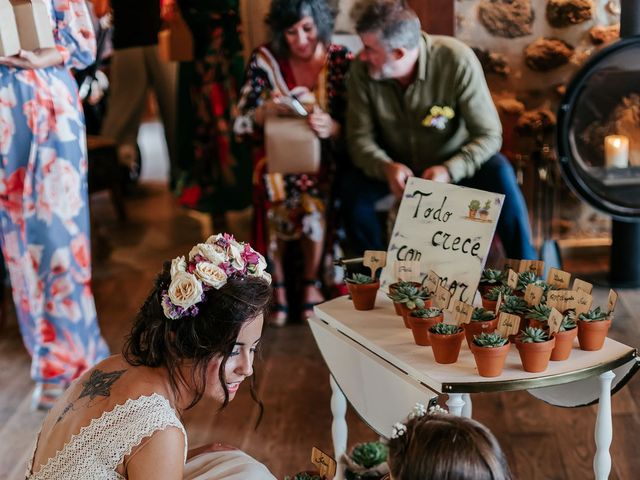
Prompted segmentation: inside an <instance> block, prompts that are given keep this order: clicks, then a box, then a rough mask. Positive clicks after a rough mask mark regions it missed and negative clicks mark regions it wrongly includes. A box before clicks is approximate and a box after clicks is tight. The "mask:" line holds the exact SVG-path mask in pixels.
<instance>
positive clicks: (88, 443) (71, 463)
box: [32, 393, 187, 479]
mask: <svg viewBox="0 0 640 480" xmlns="http://www.w3.org/2000/svg"><path fill="white" fill-rule="evenodd" d="M168 427H177V428H179V429H180V430H181V431H182V434H183V435H184V438H185V446H184V459H185V462H186V458H187V434H186V432H185V430H184V426H183V425H182V423H181V422H180V420H179V419H178V417H177V415H176V413H175V411H174V410H173V408H172V407H171V404H170V403H169V401H168V400H167V399H166V398H164V397H163V396H161V395H158V394H156V393H154V394H152V395H150V396H142V397H139V398H137V399H131V398H130V399H128V400H127V401H126V402H125V403H124V404H122V405H116V406H115V407H114V408H113V410H111V411H109V412H104V413H103V414H102V415H101V416H100V417H98V418H94V419H93V420H92V421H91V423H89V425H87V426H84V427H82V428H81V429H80V432H78V434H76V435H73V436H72V437H71V439H70V440H69V442H68V443H67V444H65V446H64V447H63V448H62V450H61V451H58V452H57V453H56V455H55V456H54V457H53V458H51V459H50V460H49V461H48V462H47V464H46V465H44V466H43V467H42V468H41V469H40V470H39V471H38V472H37V473H36V474H35V475H34V476H33V477H32V478H34V479H37V478H72V477H73V476H74V475H75V476H76V477H75V478H80V477H77V475H80V476H84V477H85V478H88V477H92V478H96V477H95V476H93V475H92V473H96V474H99V472H103V471H104V470H105V469H108V470H109V471H115V469H116V467H117V466H118V465H119V464H120V463H122V460H123V458H124V457H125V456H126V455H129V454H130V453H131V451H132V450H133V448H135V447H136V446H137V445H139V444H140V442H141V441H142V440H143V439H144V438H146V437H148V436H150V435H152V434H153V433H154V432H156V431H159V430H164V429H165V428H168ZM96 469H99V470H96Z"/></svg>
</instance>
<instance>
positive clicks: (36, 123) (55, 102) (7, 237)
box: [0, 0, 109, 408]
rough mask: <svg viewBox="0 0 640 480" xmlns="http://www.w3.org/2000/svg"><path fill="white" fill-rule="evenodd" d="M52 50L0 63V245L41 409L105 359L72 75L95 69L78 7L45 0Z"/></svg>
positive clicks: (86, 23)
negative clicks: (93, 279) (93, 289)
mask: <svg viewBox="0 0 640 480" xmlns="http://www.w3.org/2000/svg"><path fill="white" fill-rule="evenodd" d="M46 3H47V4H48V6H49V14H50V16H51V19H52V25H53V32H54V38H55V42H56V47H55V48H50V49H41V50H37V51H33V52H29V51H21V52H20V53H19V55H17V56H15V57H0V159H1V161H2V163H1V165H0V202H1V208H0V240H1V242H2V252H3V254H4V258H5V261H6V264H7V269H8V271H9V276H10V279H11V286H12V291H13V292H12V293H13V299H14V302H15V307H16V313H17V316H18V321H19V324H20V330H21V332H22V336H23V338H24V342H25V345H26V347H27V349H28V350H29V353H30V354H31V356H32V365H31V375H32V377H33V379H34V380H35V382H36V389H35V391H34V395H33V400H34V407H38V408H48V407H49V406H50V405H51V404H52V403H53V401H54V400H55V398H56V397H57V396H59V395H60V394H61V393H62V391H63V390H64V388H65V387H66V385H68V383H69V382H71V380H73V379H74V378H76V377H77V376H79V375H80V374H82V373H83V372H84V371H85V370H86V369H88V368H90V367H91V366H92V365H93V364H94V363H96V362H98V361H100V360H102V359H103V358H105V357H106V356H107V355H108V354H109V352H108V348H107V345H106V343H105V342H104V340H103V339H102V337H101V336H100V331H99V328H98V323H97V319H96V311H95V306H94V301H93V294H92V292H91V263H90V260H91V255H90V240H89V238H90V237H89V210H88V204H87V201H88V197H87V181H86V174H87V152H86V139H85V127H84V118H83V114H82V109H81V105H80V102H79V100H78V94H77V87H76V83H75V81H74V79H73V77H72V76H71V72H70V68H78V69H82V68H85V67H87V66H88V65H90V64H91V63H92V62H93V61H94V56H95V39H94V35H93V29H92V26H91V19H90V17H89V13H88V11H87V6H86V4H85V0H48V1H46Z"/></svg>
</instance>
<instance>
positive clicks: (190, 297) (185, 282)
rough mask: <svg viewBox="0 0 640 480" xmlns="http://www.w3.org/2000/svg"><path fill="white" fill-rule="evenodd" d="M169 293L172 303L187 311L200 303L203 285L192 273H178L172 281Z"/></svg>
mask: <svg viewBox="0 0 640 480" xmlns="http://www.w3.org/2000/svg"><path fill="white" fill-rule="evenodd" d="M168 293H169V298H170V299H171V303H173V304H174V305H176V306H178V307H182V308H185V309H186V308H189V307H191V306H192V305H195V304H196V303H198V302H199V301H200V298H201V297H202V284H201V283H200V281H199V280H198V279H197V278H196V277H195V276H193V275H191V274H190V273H187V272H178V273H177V274H176V276H175V278H173V279H172V280H171V285H169V292H168Z"/></svg>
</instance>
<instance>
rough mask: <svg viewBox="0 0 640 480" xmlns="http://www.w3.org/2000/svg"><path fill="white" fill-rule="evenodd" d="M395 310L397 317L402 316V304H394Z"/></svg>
mask: <svg viewBox="0 0 640 480" xmlns="http://www.w3.org/2000/svg"><path fill="white" fill-rule="evenodd" d="M393 308H394V309H395V311H396V315H400V316H402V304H401V303H397V302H393Z"/></svg>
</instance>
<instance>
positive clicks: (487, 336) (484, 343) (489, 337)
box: [473, 332, 508, 348]
mask: <svg viewBox="0 0 640 480" xmlns="http://www.w3.org/2000/svg"><path fill="white" fill-rule="evenodd" d="M507 342H508V340H507V339H506V338H504V337H503V336H502V335H500V334H499V333H498V332H492V333H486V332H483V333H481V334H480V335H474V336H473V343H475V344H476V345H477V346H479V347H487V348H497V347H501V346H503V345H506V343H507Z"/></svg>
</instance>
